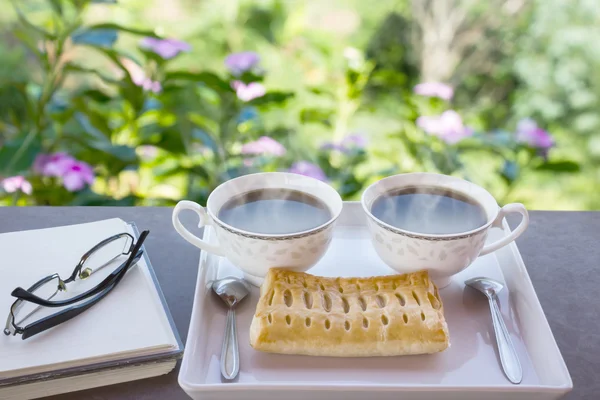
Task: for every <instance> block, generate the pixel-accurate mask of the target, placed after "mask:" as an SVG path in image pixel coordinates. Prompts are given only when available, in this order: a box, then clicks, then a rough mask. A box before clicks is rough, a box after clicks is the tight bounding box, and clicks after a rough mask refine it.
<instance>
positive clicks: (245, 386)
mask: <svg viewBox="0 0 600 400" xmlns="http://www.w3.org/2000/svg"><path fill="white" fill-rule="evenodd" d="M358 207H361V205H360V202H355V201H349V202H344V208H350V209H352V208H358ZM355 211H358V210H353V212H355ZM502 227H503V230H504V231H505V232H510V231H511V229H510V227H509V225H508V223H507V221H506V220H504V221H503V225H502ZM203 239H204V240H207V241H209V242H210V241H213V240H215V239H214V232H213V230H212V229H205V230H204V235H203ZM505 249H510V251H511V252H512V256H513V257H514V258H515V260H516V261H517V264H518V268H519V270H521V271H522V272H523V275H522V277H523V278H524V279H525V282H526V286H527V287H528V288H529V290H528V293H527V297H528V300H529V301H530V305H531V306H533V307H534V308H535V311H536V312H537V313H539V315H541V316H542V317H543V318H542V319H543V326H541V327H540V329H543V330H544V331H545V335H547V339H549V340H550V342H551V349H548V350H547V351H551V352H552V353H553V357H554V358H555V361H556V362H557V363H558V364H559V366H560V374H561V375H562V376H561V380H562V383H561V384H559V385H518V386H491V385H486V386H456V385H435V386H431V385H426V384H411V385H406V384H402V385H399V384H380V383H377V384H364V383H360V384H351V383H336V384H331V383H314V384H290V383H286V382H278V383H270V384H264V383H220V384H214V383H211V384H198V383H192V382H190V381H188V380H186V377H185V375H186V371H187V369H188V358H189V357H191V355H190V353H191V346H190V345H189V344H188V343H189V340H190V338H191V337H192V335H193V334H194V333H195V332H194V331H195V329H194V328H195V326H197V325H196V324H198V323H199V318H200V316H199V313H198V312H197V308H201V306H202V305H203V302H204V299H203V295H202V294H203V293H204V292H202V291H200V287H201V286H204V284H203V282H206V281H207V279H206V278H207V277H206V276H205V275H206V274H207V271H206V269H204V268H202V266H204V265H206V264H207V263H208V262H209V256H208V254H207V253H206V252H201V253H200V259H199V264H198V268H199V269H198V277H197V281H196V290H195V293H194V304H193V307H192V315H191V319H190V326H189V329H188V336H187V339H186V346H185V349H186V350H185V352H184V355H183V360H182V362H181V367H180V370H179V376H178V383H179V385H180V386H181V388H182V389H183V390H184V391H185V392H186V393H188V395H190V396H192V395H193V394H197V393H207V394H208V392H210V393H224V392H234V393H238V392H241V391H248V390H250V391H277V390H291V391H302V392H304V391H319V390H321V391H322V390H327V391H331V392H336V391H346V390H352V391H377V392H454V393H456V392H459V393H460V392H464V393H479V392H480V393H493V392H497V393H502V392H506V393H508V392H510V393H511V394H514V393H515V390H517V391H518V393H522V394H526V393H540V394H542V393H546V394H548V395H552V397H550V398H559V397H560V396H562V395H564V394H566V393H568V392H569V391H570V390H571V389H572V388H573V382H572V379H571V376H570V374H569V372H568V369H567V366H566V364H565V361H564V358H563V356H562V354H561V352H560V349H559V347H558V345H557V343H556V339H555V338H554V335H553V333H552V330H551V328H550V325H549V324H548V320H547V318H546V315H545V313H544V310H543V308H542V306H541V304H540V302H539V298H538V297H537V293H536V292H535V287H534V286H533V283H532V281H531V278H530V276H529V273H528V272H527V268H526V267H525V263H524V261H523V258H522V257H521V254H520V252H519V250H518V247H517V245H516V243H515V242H512V243H511V244H509V245H508V246H506V247H505ZM208 278H209V277H208ZM210 279H214V277H213V278H210ZM210 279H208V280H210ZM555 396H557V397H555ZM192 397H193V396H192Z"/></svg>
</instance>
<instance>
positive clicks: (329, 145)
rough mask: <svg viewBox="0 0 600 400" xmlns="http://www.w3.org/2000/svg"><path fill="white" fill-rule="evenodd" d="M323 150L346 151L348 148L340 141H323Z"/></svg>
mask: <svg viewBox="0 0 600 400" xmlns="http://www.w3.org/2000/svg"><path fill="white" fill-rule="evenodd" d="M321 150H335V151H339V152H340V153H345V152H346V148H345V147H344V146H342V145H341V144H338V143H334V142H325V143H323V144H322V145H321Z"/></svg>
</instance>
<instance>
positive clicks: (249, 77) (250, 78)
mask: <svg viewBox="0 0 600 400" xmlns="http://www.w3.org/2000/svg"><path fill="white" fill-rule="evenodd" d="M236 79H237V80H238V81H242V82H244V83H246V84H248V83H251V82H262V81H263V79H264V77H263V76H262V75H257V74H255V73H253V72H251V71H245V72H244V73H243V74H242V75H240V76H238V77H236Z"/></svg>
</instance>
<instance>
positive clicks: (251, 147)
mask: <svg viewBox="0 0 600 400" xmlns="http://www.w3.org/2000/svg"><path fill="white" fill-rule="evenodd" d="M285 153H286V150H285V147H283V145H282V144H281V143H279V142H278V141H276V140H274V139H271V138H270V137H268V136H261V137H260V138H258V140H255V141H254V142H250V143H246V144H245V145H243V146H242V154H265V155H271V156H276V157H280V156H283V155H284V154H285Z"/></svg>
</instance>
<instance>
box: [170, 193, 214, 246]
mask: <svg viewBox="0 0 600 400" xmlns="http://www.w3.org/2000/svg"><path fill="white" fill-rule="evenodd" d="M182 210H192V211H194V212H195V213H196V214H198V217H200V223H199V224H198V228H202V227H203V226H207V225H210V223H211V220H210V217H209V216H208V214H207V213H206V211H205V210H204V208H203V207H202V206H201V205H200V204H197V203H194V202H193V201H189V200H182V201H180V202H179V203H177V205H176V206H175V208H174V209H173V218H172V220H173V226H174V227H175V230H176V231H177V233H179V234H180V235H181V236H182V237H183V238H184V239H185V240H187V241H188V242H190V243H191V244H193V245H194V246H196V247H198V248H199V249H201V250H204V251H207V252H209V253H212V254H215V255H218V256H224V255H225V253H224V252H223V250H222V249H221V247H220V246H219V245H214V244H210V243H207V242H205V241H204V240H202V239H200V238H199V237H197V236H196V235H194V234H192V233H191V232H190V231H188V230H187V229H185V227H184V226H183V224H182V223H181V221H179V213H180V212H181V211H182Z"/></svg>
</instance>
